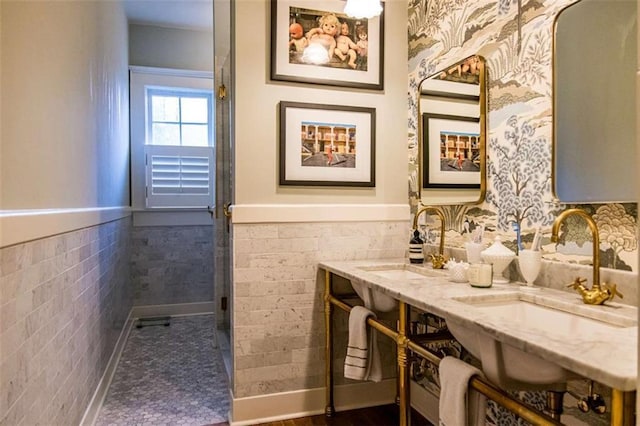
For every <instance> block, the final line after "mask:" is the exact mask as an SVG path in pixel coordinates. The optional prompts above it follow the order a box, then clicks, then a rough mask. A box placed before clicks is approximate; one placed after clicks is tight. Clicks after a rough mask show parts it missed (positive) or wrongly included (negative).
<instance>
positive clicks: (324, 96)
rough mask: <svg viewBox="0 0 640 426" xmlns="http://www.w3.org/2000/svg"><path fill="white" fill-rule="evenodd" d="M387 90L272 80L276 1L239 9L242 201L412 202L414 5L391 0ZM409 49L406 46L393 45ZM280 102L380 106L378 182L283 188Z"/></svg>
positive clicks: (238, 200)
mask: <svg viewBox="0 0 640 426" xmlns="http://www.w3.org/2000/svg"><path fill="white" fill-rule="evenodd" d="M385 4H386V10H385V17H384V19H385V22H384V30H385V47H386V48H385V59H384V62H385V64H384V66H385V70H384V76H385V78H384V91H375V90H357V89H345V88H339V87H324V86H316V85H308V84H295V83H286V82H271V81H269V64H270V43H269V40H270V38H269V34H270V33H269V31H270V29H269V27H270V25H269V22H270V20H269V5H270V3H269V2H268V1H266V0H239V1H236V2H235V4H234V6H235V27H234V31H235V34H234V37H235V47H234V49H235V73H236V74H235V84H234V91H235V93H234V94H233V96H235V112H234V116H235V140H234V146H235V162H234V167H235V170H234V179H235V182H234V183H235V204H236V205H241V204H272V203H277V204H290V203H330V204H333V203H356V204H360V203H378V204H382V203H384V204H387V203H392V204H397V203H402V204H407V203H408V201H407V167H408V166H407V146H406V140H407V116H406V110H407V84H408V83H407V82H408V77H407V49H406V48H405V47H404V46H406V45H407V2H406V1H403V0H392V1H387V2H386V3H385ZM394 46H403V47H402V48H393V47H394ZM280 101H293V102H307V103H318V104H333V105H353V106H365V107H373V108H375V109H376V117H377V128H376V187H375V188H368V189H367V188H356V189H354V188H351V189H345V188H340V189H321V188H309V187H302V188H296V187H280V186H279V185H278V128H277V124H278V122H277V108H278V103H279V102H280Z"/></svg>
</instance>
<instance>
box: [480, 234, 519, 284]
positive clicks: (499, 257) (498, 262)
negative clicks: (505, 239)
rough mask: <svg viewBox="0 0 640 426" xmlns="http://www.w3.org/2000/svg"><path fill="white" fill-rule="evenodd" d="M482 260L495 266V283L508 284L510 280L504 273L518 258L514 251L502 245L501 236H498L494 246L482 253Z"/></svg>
mask: <svg viewBox="0 0 640 426" xmlns="http://www.w3.org/2000/svg"><path fill="white" fill-rule="evenodd" d="M480 256H481V257H482V260H483V261H485V262H486V263H490V264H492V265H493V282H494V283H508V282H509V279H508V278H505V277H504V276H503V275H502V273H503V272H504V271H505V269H507V267H508V266H509V264H510V263H511V261H512V260H513V259H514V258H515V257H516V254H515V253H514V252H513V250H509V249H508V248H507V247H505V245H504V244H502V239H501V238H500V236H499V235H498V236H496V237H495V238H494V240H493V244H491V246H490V247H489V248H487V249H485V250H482V252H481V253H480Z"/></svg>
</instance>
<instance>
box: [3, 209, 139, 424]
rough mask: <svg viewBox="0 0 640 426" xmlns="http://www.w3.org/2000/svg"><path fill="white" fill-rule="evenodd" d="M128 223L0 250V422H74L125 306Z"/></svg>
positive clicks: (122, 322) (98, 375) (90, 392)
mask: <svg viewBox="0 0 640 426" xmlns="http://www.w3.org/2000/svg"><path fill="white" fill-rule="evenodd" d="M130 233H131V218H130V217H125V218H123V219H119V220H115V221H112V222H108V223H104V224H101V225H97V226H92V227H88V228H83V229H80V230H76V231H72V232H67V233H63V234H59V235H55V236H52V237H47V238H42V239H37V240H34V241H30V242H27V243H21V244H17V245H13V246H9V247H5V248H2V249H0V395H1V396H2V398H1V399H0V413H1V414H0V415H1V417H0V425H3V426H4V425H14V424H79V423H80V420H81V418H82V416H83V414H84V411H85V409H86V407H87V405H88V404H89V400H90V398H91V397H92V395H93V393H94V390H95V389H96V387H97V386H98V383H99V381H100V379H101V377H102V374H103V372H104V370H105V367H106V365H107V363H108V361H109V357H110V356H111V354H112V352H113V349H114V346H115V344H116V341H117V339H118V337H119V336H120V333H121V331H122V329H123V327H124V325H125V322H126V319H127V315H128V314H129V311H130V310H131V306H132V300H133V297H132V291H131V286H130V285H129V277H130V266H129V261H130Z"/></svg>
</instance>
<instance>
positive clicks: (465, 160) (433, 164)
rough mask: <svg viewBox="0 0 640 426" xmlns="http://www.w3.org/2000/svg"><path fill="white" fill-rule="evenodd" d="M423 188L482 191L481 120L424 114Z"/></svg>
mask: <svg viewBox="0 0 640 426" xmlns="http://www.w3.org/2000/svg"><path fill="white" fill-rule="evenodd" d="M422 131H423V141H424V149H423V154H422V155H423V158H422V161H423V165H424V173H423V182H422V184H423V187H424V188H449V189H452V188H480V153H481V147H480V119H479V118H478V117H464V116H456V115H448V114H432V113H425V114H422Z"/></svg>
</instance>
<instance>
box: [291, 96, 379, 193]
mask: <svg viewBox="0 0 640 426" xmlns="http://www.w3.org/2000/svg"><path fill="white" fill-rule="evenodd" d="M375 132H376V110H375V108H366V107H358V106H343V105H321V104H308V103H301V102H285V101H283V102H280V105H279V145H280V150H279V163H280V164H279V182H280V185H296V186H350V187H375V176H376V173H375V164H376V156H375V135H376V133H375Z"/></svg>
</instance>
